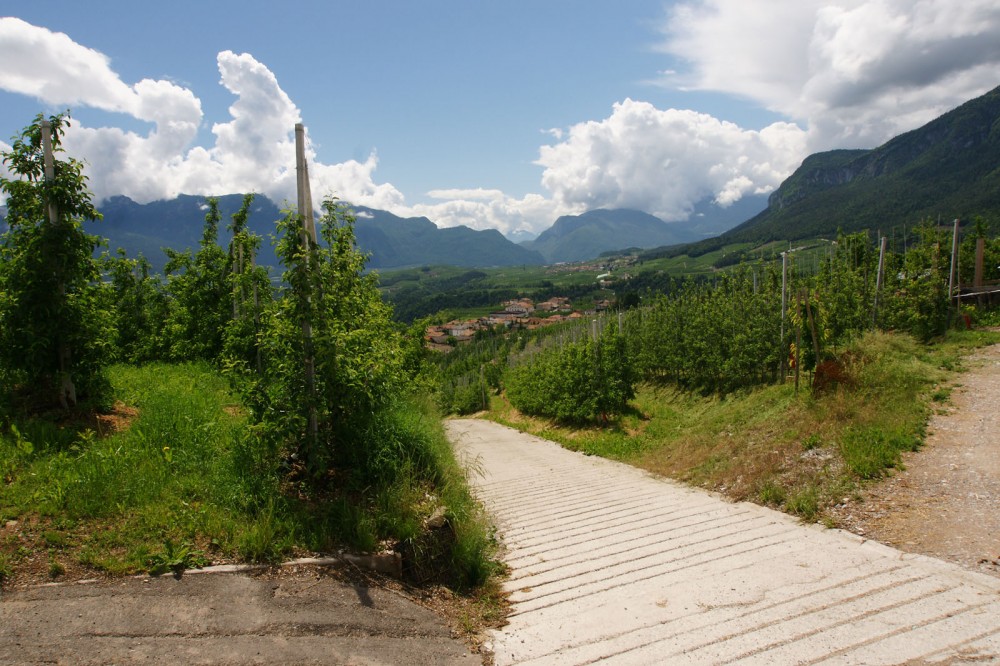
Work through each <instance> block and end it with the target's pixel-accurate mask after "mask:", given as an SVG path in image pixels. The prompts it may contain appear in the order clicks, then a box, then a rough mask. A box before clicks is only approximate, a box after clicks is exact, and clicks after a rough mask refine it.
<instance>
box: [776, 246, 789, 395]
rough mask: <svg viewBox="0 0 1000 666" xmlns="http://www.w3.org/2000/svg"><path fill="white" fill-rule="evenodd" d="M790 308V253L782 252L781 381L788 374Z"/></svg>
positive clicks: (783, 380)
mask: <svg viewBox="0 0 1000 666" xmlns="http://www.w3.org/2000/svg"><path fill="white" fill-rule="evenodd" d="M787 309H788V254H787V253H785V252H782V253H781V334H780V336H779V340H780V342H779V343H778V344H779V345H781V382H782V383H784V382H785V378H786V377H787V376H788V353H787V352H786V351H785V310H787Z"/></svg>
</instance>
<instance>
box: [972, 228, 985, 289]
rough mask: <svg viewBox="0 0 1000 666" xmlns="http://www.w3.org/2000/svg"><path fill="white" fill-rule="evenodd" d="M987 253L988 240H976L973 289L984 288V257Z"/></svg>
mask: <svg viewBox="0 0 1000 666" xmlns="http://www.w3.org/2000/svg"><path fill="white" fill-rule="evenodd" d="M985 253H986V239H985V238H977V239H976V268H975V273H974V274H973V278H972V286H973V287H982V286H983V255H984V254H985Z"/></svg>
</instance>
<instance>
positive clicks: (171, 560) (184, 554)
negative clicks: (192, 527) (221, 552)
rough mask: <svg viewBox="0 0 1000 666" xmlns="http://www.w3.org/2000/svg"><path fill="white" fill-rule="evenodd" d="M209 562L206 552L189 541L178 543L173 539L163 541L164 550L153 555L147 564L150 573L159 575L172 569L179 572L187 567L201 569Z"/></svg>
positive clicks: (176, 572)
mask: <svg viewBox="0 0 1000 666" xmlns="http://www.w3.org/2000/svg"><path fill="white" fill-rule="evenodd" d="M208 563H209V560H208V558H207V557H205V555H204V553H202V552H201V551H199V550H194V548H193V547H192V546H191V544H189V543H182V544H180V545H177V544H175V543H174V541H173V540H172V539H166V540H165V541H164V542H163V552H161V553H156V554H155V555H153V556H151V557H150V558H149V559H148V560H147V562H146V564H147V565H148V567H149V573H150V575H153V576H159V575H162V574H165V573H167V572H168V571H172V572H174V573H175V574H178V573H180V572H182V571H184V570H185V569H201V568H202V567H204V566H206V565H207V564H208Z"/></svg>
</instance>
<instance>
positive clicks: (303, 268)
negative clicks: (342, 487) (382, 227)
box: [250, 199, 404, 477]
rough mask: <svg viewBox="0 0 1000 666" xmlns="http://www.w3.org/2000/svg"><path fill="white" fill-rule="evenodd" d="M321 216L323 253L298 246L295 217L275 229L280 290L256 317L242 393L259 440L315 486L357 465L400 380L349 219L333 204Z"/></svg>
mask: <svg viewBox="0 0 1000 666" xmlns="http://www.w3.org/2000/svg"><path fill="white" fill-rule="evenodd" d="M323 209H324V215H323V217H322V219H321V220H320V221H319V228H320V235H321V239H322V241H323V242H322V244H313V243H312V242H311V241H309V242H308V243H304V242H303V234H302V222H301V220H300V219H299V217H298V216H297V215H295V214H292V213H289V214H288V215H287V216H286V217H285V218H284V219H283V220H282V221H281V222H280V223H279V232H280V233H281V238H280V239H279V242H278V248H277V250H278V256H279V258H280V259H281V261H282V263H283V264H284V265H285V267H286V270H285V273H284V279H285V282H286V283H287V284H288V285H289V287H288V289H287V291H286V293H285V294H284V296H283V298H281V299H280V300H278V301H276V302H275V304H274V307H272V308H270V309H269V310H267V311H266V312H265V313H264V314H263V318H262V321H261V327H262V333H261V336H260V344H261V346H262V357H263V372H262V374H261V375H259V376H258V378H257V379H256V380H255V382H254V385H253V388H252V389H251V391H250V395H251V396H253V397H251V407H252V413H253V416H254V418H255V420H258V421H259V422H260V423H261V424H262V426H263V429H264V430H263V431H264V432H265V433H266V437H268V438H269V439H271V440H272V441H274V442H277V443H278V446H279V448H282V447H290V448H292V449H293V450H297V451H299V452H300V453H301V454H302V456H303V458H304V460H305V461H306V464H307V466H308V468H309V470H310V472H311V473H312V474H313V475H314V476H317V477H318V476H319V475H322V474H323V473H325V471H326V470H327V469H329V468H330V467H331V466H332V465H334V464H337V463H340V464H348V465H349V464H350V462H351V460H352V459H354V458H356V457H357V456H359V455H360V456H362V457H363V456H364V449H365V447H366V446H368V445H369V444H370V442H368V441H367V440H366V439H365V433H366V432H368V430H369V428H370V426H371V423H372V420H373V419H374V418H375V417H376V416H377V414H378V413H379V412H380V411H381V410H383V409H385V408H387V407H388V406H389V405H390V403H391V402H392V400H393V397H394V396H395V395H396V393H398V390H399V389H400V387H401V382H402V380H403V377H404V375H403V369H402V361H403V355H402V346H401V342H400V338H399V335H398V333H397V332H396V330H395V327H394V325H393V324H392V322H391V311H390V309H389V307H388V306H387V305H386V304H385V303H383V302H382V299H381V297H380V296H379V292H378V285H377V277H376V276H375V275H374V274H364V272H363V270H364V262H365V257H364V255H362V254H361V253H360V252H359V251H358V250H357V247H356V244H355V241H354V228H353V223H354V220H353V217H352V216H351V215H350V214H349V213H348V211H347V209H346V207H345V206H343V204H340V203H338V202H336V201H335V200H333V199H327V200H326V201H324V203H323ZM310 369H311V370H310ZM311 421H312V425H311V423H310V422H311Z"/></svg>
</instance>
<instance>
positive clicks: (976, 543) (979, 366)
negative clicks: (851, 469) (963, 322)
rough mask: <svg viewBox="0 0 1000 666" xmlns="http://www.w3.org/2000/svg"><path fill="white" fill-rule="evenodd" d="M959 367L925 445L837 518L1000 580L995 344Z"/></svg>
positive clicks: (999, 399)
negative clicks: (951, 387)
mask: <svg viewBox="0 0 1000 666" xmlns="http://www.w3.org/2000/svg"><path fill="white" fill-rule="evenodd" d="M965 363H966V365H967V366H968V371H967V372H965V373H963V374H961V375H959V376H958V378H957V385H956V386H955V390H954V391H953V392H952V394H951V399H950V401H949V403H948V404H946V406H945V408H944V409H943V410H942V411H941V413H938V414H936V415H935V416H934V417H933V418H932V419H931V422H930V424H929V427H928V437H927V441H926V443H925V445H924V446H923V447H922V448H921V449H920V450H919V451H917V452H915V453H909V454H907V455H906V457H905V458H904V465H905V468H904V469H903V470H902V471H900V472H897V473H895V474H893V475H892V476H891V477H889V478H888V479H886V480H884V481H882V482H880V483H876V484H872V485H871V486H869V487H868V489H867V490H866V491H864V492H863V493H862V497H863V500H862V501H861V502H847V503H845V504H843V505H841V506H839V507H837V508H836V510H835V516H836V519H837V521H838V523H840V524H841V525H843V526H844V527H845V528H847V529H850V530H851V531H853V532H856V533H859V534H864V535H866V536H868V537H870V538H872V539H876V540H878V541H881V542H883V543H887V544H891V545H893V546H895V547H896V548H899V549H900V550H905V551H907V552H912V553H923V554H925V555H931V556H933V557H939V558H942V559H946V560H950V561H952V562H956V563H958V564H960V565H962V566H963V567H965V568H967V569H973V570H978V571H982V572H986V573H990V574H993V575H997V576H1000V345H994V346H992V347H986V348H984V349H981V350H979V351H977V352H976V353H975V354H973V355H972V356H970V357H968V358H967V359H966V360H965Z"/></svg>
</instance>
